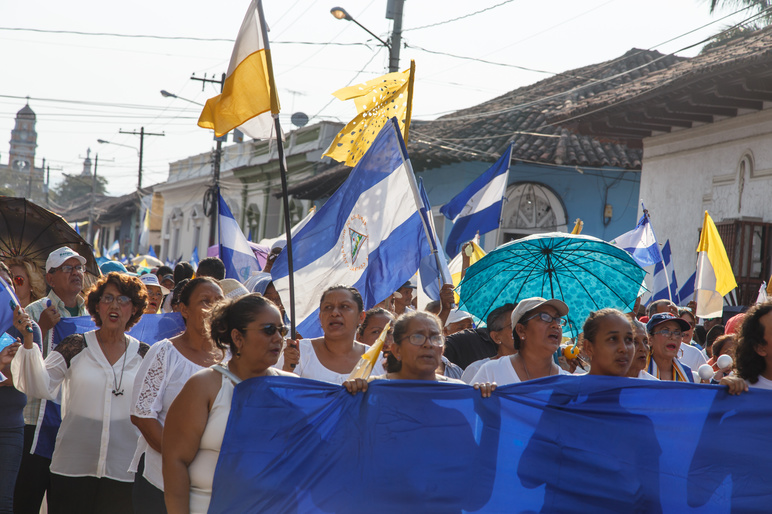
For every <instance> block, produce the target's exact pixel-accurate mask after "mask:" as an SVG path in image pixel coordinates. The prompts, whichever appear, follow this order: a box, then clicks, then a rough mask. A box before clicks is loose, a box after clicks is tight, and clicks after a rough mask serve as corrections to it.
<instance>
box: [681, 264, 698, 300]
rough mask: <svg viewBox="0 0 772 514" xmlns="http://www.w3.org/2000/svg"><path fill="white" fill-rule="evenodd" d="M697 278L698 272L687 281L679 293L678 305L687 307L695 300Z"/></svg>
mask: <svg viewBox="0 0 772 514" xmlns="http://www.w3.org/2000/svg"><path fill="white" fill-rule="evenodd" d="M696 278H697V272H696V271H695V272H694V273H692V276H691V277H689V278H687V279H686V282H685V283H684V285H683V286H681V289H680V290H679V291H678V300H679V303H678V305H680V306H682V307H685V306H686V305H687V304H688V303H689V302H691V301H692V300H694V281H695V279H696Z"/></svg>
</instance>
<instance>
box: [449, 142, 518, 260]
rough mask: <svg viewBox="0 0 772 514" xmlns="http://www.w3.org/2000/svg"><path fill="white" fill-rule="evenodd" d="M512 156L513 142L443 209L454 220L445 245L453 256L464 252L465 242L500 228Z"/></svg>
mask: <svg viewBox="0 0 772 514" xmlns="http://www.w3.org/2000/svg"><path fill="white" fill-rule="evenodd" d="M511 159H512V145H509V148H508V149H507V151H506V152H504V155H502V156H501V157H500V158H499V160H498V161H496V163H495V164H494V165H493V166H491V167H490V168H488V170H487V171H486V172H485V173H483V174H482V175H480V176H479V177H477V178H476V179H475V180H474V182H472V183H471V184H469V185H468V186H467V187H466V189H464V190H463V191H461V192H460V193H459V194H457V195H456V196H455V197H454V198H453V199H451V200H450V201H449V202H448V203H446V204H445V205H443V206H442V208H441V209H440V212H441V213H442V214H444V215H445V217H446V218H448V219H451V220H453V228H452V229H451V231H450V235H448V241H447V243H446V244H445V250H446V251H447V253H448V256H449V257H450V258H451V259H452V258H453V257H455V256H456V255H457V254H458V252H459V251H461V245H462V244H463V243H465V242H466V241H470V240H471V239H472V238H473V237H474V236H475V234H476V233H477V232H479V233H480V234H485V233H486V232H490V231H491V230H496V229H497V228H499V223H500V221H501V206H502V202H503V201H504V193H505V192H506V190H507V178H508V176H509V162H510V160H511Z"/></svg>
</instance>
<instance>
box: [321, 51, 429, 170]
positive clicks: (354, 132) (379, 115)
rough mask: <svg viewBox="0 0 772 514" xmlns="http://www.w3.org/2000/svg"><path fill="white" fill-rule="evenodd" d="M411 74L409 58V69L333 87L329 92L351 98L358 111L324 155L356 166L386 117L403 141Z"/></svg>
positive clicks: (409, 102)
mask: <svg viewBox="0 0 772 514" xmlns="http://www.w3.org/2000/svg"><path fill="white" fill-rule="evenodd" d="M414 75H415V63H414V62H413V61H411V62H410V69H407V70H405V71H395V72H393V73H389V74H387V75H383V76H382V77H378V78H375V79H372V80H368V81H367V82H365V83H364V84H358V85H356V86H349V87H344V88H343V89H339V90H337V91H335V92H334V93H333V96H335V97H336V98H338V99H339V100H351V99H352V98H353V99H354V105H356V108H357V113H358V114H357V116H356V118H354V119H353V120H351V121H350V122H348V124H347V125H346V126H345V127H344V128H343V130H341V131H340V133H339V134H338V135H337V136H335V139H334V140H333V141H332V144H331V145H330V148H328V149H327V152H325V154H324V155H325V156H327V157H330V158H332V159H335V160H336V161H338V162H342V163H344V164H345V165H346V166H352V167H353V166H356V164H357V163H358V162H359V159H361V158H362V156H363V155H364V154H365V152H366V151H367V149H368V148H370V144H372V142H373V140H375V136H377V135H378V133H379V132H380V131H381V129H382V128H383V126H384V125H385V124H386V122H387V121H388V120H389V118H397V121H398V122H399V129H400V131H402V139H404V140H405V144H407V136H408V131H409V129H410V115H411V112H410V110H411V103H412V98H413V77H414Z"/></svg>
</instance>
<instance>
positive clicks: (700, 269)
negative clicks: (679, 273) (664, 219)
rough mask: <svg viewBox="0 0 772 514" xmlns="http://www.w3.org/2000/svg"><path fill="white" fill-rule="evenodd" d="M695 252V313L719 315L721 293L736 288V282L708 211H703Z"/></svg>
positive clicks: (707, 315)
mask: <svg viewBox="0 0 772 514" xmlns="http://www.w3.org/2000/svg"><path fill="white" fill-rule="evenodd" d="M697 253H698V254H699V256H698V257H697V276H696V278H695V281H694V290H695V295H694V299H695V300H696V301H697V313H696V314H697V316H699V317H700V318H718V317H720V316H721V314H722V313H723V311H724V295H726V294H728V293H729V291H731V290H732V289H734V288H735V287H737V282H736V281H735V279H734V273H733V272H732V265H731V264H730V263H729V257H727V255H726V249H725V248H724V243H723V242H722V241H721V236H720V235H719V234H718V229H717V228H716V224H715V223H713V220H712V219H711V218H710V215H709V214H708V211H705V219H704V221H703V222H702V233H701V234H700V244H699V246H697Z"/></svg>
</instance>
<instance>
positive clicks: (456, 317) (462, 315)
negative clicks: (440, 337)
mask: <svg viewBox="0 0 772 514" xmlns="http://www.w3.org/2000/svg"><path fill="white" fill-rule="evenodd" d="M465 319H471V320H472V321H474V318H472V315H471V314H469V313H468V312H466V311H462V310H461V309H452V310H451V311H450V314H448V320H447V321H446V322H445V326H446V327H447V326H448V325H450V324H451V323H458V322H459V321H463V320H465Z"/></svg>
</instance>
